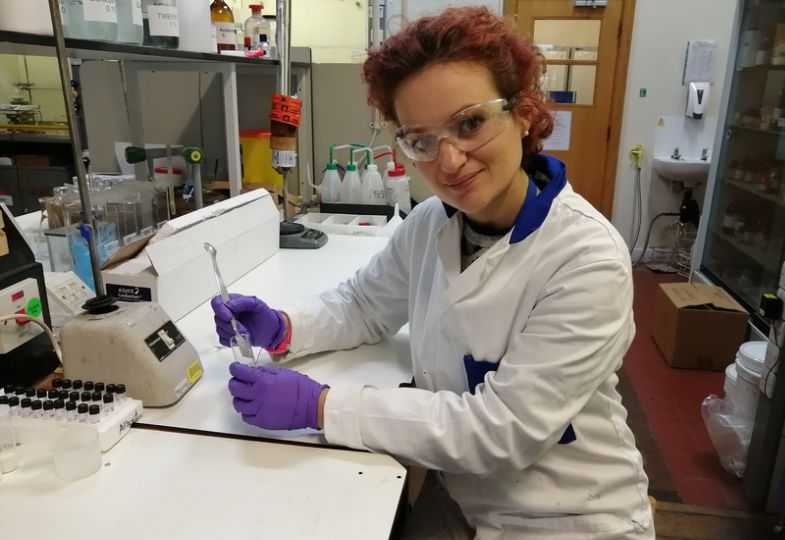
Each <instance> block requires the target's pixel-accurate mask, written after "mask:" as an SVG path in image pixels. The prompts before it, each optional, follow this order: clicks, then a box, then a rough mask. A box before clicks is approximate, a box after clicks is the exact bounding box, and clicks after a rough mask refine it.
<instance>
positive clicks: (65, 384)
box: [60, 379, 71, 390]
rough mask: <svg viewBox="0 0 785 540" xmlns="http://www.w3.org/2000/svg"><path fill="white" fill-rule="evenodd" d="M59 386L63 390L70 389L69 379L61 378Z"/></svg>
mask: <svg viewBox="0 0 785 540" xmlns="http://www.w3.org/2000/svg"><path fill="white" fill-rule="evenodd" d="M60 388H62V389H63V390H70V389H71V379H63V380H62V381H60Z"/></svg>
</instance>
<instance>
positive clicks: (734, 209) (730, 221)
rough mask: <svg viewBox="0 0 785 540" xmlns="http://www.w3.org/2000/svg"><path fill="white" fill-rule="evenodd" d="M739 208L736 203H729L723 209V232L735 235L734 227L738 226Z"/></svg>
mask: <svg viewBox="0 0 785 540" xmlns="http://www.w3.org/2000/svg"><path fill="white" fill-rule="evenodd" d="M740 217H741V216H740V215H739V208H738V206H736V203H730V204H729V205H728V207H727V208H726V209H725V215H724V216H723V217H722V232H723V234H728V235H735V234H736V228H737V227H738V226H739V219H740Z"/></svg>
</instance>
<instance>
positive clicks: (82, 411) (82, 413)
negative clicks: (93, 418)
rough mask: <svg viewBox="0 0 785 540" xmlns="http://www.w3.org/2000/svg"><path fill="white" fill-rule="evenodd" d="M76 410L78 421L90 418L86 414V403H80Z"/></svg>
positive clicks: (85, 420)
mask: <svg viewBox="0 0 785 540" xmlns="http://www.w3.org/2000/svg"><path fill="white" fill-rule="evenodd" d="M76 412H77V414H78V419H79V421H80V422H85V423H87V422H88V421H89V420H90V418H89V417H88V416H89V415H88V408H87V403H80V404H79V405H78V406H77V407H76Z"/></svg>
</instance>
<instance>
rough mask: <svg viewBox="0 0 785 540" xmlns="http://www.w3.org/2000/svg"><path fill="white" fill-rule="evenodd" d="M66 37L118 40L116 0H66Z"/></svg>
mask: <svg viewBox="0 0 785 540" xmlns="http://www.w3.org/2000/svg"><path fill="white" fill-rule="evenodd" d="M65 16H66V18H67V19H68V24H67V25H65V27H64V29H63V30H64V33H65V37H69V38H75V39H90V40H95V41H116V40H117V4H116V2H115V0H65Z"/></svg>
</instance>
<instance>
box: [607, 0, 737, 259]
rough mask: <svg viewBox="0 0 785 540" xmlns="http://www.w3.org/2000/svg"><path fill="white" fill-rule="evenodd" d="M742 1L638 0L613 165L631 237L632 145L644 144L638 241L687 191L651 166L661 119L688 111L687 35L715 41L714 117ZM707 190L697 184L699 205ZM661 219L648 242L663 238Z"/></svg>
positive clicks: (617, 202) (617, 215)
mask: <svg viewBox="0 0 785 540" xmlns="http://www.w3.org/2000/svg"><path fill="white" fill-rule="evenodd" d="M737 3H738V0H689V1H686V2H685V1H684V0H637V4H636V8H635V23H634V28H633V33H632V44H631V50H630V63H629V68H628V73H627V89H626V97H625V101H624V122H623V126H622V131H621V140H620V147H619V161H618V164H617V171H616V191H615V198H614V207H613V223H614V225H616V227H617V228H618V229H619V231H620V232H621V234H622V235H623V236H624V237H625V238H626V239H627V241H628V242H630V240H631V238H632V232H633V231H632V230H631V229H632V223H633V206H634V203H633V201H634V194H635V183H634V181H635V174H634V169H633V168H632V166H631V164H630V160H629V151H630V149H631V148H632V147H633V146H634V145H635V144H637V143H640V144H642V145H643V148H644V152H645V161H644V162H643V164H642V172H641V184H642V193H643V207H644V212H643V230H642V232H641V238H640V239H639V240H638V244H637V245H638V247H642V246H643V242H644V237H645V234H646V230H647V229H648V225H649V221H650V220H651V218H652V216H654V215H656V214H658V213H660V212H678V210H679V203H680V201H681V198H682V193H680V192H673V191H672V190H671V187H670V183H669V182H668V181H665V180H663V179H662V178H660V177H659V176H658V175H656V174H654V173H653V171H652V160H651V157H652V152H653V150H654V141H655V135H656V130H657V129H658V126H657V122H658V120H659V119H660V118H664V117H668V116H671V117H674V116H683V115H684V112H685V105H686V96H687V91H686V87H685V86H684V85H682V83H681V80H682V71H683V67H684V57H685V51H686V47H687V41H689V40H713V41H716V42H717V54H716V56H715V76H714V84H713V85H712V87H711V100H710V102H709V107H708V110H707V114H706V116H710V117H717V116H718V114H719V112H720V110H719V106H720V101H721V96H722V93H723V92H724V91H725V88H723V86H724V85H723V83H724V78H725V68H726V65H727V60H728V54H729V51H728V46H729V43H730V39H731V38H730V34H731V30H732V24H733V19H734V14H735V12H736V7H737ZM641 88H646V89H647V95H646V97H644V98H641V97H639V91H640V89H641ZM698 122H699V121H698ZM674 146H675V145H674ZM717 150H718V149H717ZM712 153H713V152H712ZM704 191H705V189H700V190H698V191H697V192H696V194H695V195H696V199H697V200H698V202H699V203H700V206H701V210H702V211H706V210H708V209H705V208H703V206H704V205H703V195H704V193H703V192H704ZM661 221H663V222H667V220H661ZM663 224H664V223H660V224H659V225H660V227H659V228H655V230H654V233H653V234H652V242H651V244H650V247H651V245H655V246H656V245H660V244H659V242H661V235H660V231H661V227H662V225H663Z"/></svg>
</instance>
